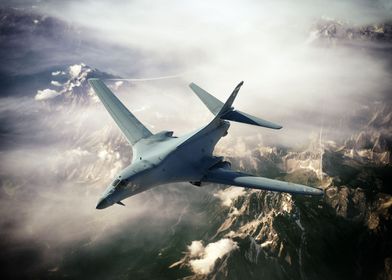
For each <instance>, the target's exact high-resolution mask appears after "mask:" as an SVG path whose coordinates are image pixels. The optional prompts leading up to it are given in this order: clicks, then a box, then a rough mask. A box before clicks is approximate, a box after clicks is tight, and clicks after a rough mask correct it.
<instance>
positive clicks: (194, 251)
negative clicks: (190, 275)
mask: <svg viewBox="0 0 392 280" xmlns="http://www.w3.org/2000/svg"><path fill="white" fill-rule="evenodd" d="M188 250H189V253H190V256H191V257H199V256H200V255H201V254H203V252H204V246H203V242H201V241H200V240H195V241H192V243H191V245H189V246H188Z"/></svg>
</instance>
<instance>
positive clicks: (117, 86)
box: [114, 81, 124, 89]
mask: <svg viewBox="0 0 392 280" xmlns="http://www.w3.org/2000/svg"><path fill="white" fill-rule="evenodd" d="M123 84H124V82H123V81H116V82H115V83H114V89H119V88H120V87H121V86H122V85H123Z"/></svg>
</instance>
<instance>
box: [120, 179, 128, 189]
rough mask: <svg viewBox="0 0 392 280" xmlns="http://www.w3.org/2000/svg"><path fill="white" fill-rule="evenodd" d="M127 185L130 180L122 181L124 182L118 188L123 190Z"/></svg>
mask: <svg viewBox="0 0 392 280" xmlns="http://www.w3.org/2000/svg"><path fill="white" fill-rule="evenodd" d="M127 184H128V180H122V181H121V182H120V183H119V184H118V187H119V188H123V187H126V186H127Z"/></svg>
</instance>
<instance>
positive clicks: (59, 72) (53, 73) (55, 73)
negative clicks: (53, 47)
mask: <svg viewBox="0 0 392 280" xmlns="http://www.w3.org/2000/svg"><path fill="white" fill-rule="evenodd" d="M60 74H61V71H55V72H52V76H58V75H60Z"/></svg>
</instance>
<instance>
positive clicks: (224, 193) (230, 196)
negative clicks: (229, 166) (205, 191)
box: [214, 187, 245, 207]
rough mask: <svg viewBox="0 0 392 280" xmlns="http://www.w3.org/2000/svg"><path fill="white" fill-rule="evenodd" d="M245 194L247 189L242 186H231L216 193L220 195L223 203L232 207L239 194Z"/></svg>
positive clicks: (217, 195) (216, 195)
mask: <svg viewBox="0 0 392 280" xmlns="http://www.w3.org/2000/svg"><path fill="white" fill-rule="evenodd" d="M244 194H245V189H244V188H241V187H230V188H227V189H224V190H220V191H218V192H217V193H215V194H214V196H215V197H218V198H219V199H220V200H222V205H223V206H227V207H230V206H231V205H232V204H233V202H234V200H235V199H237V198H238V197H239V196H241V195H244Z"/></svg>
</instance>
